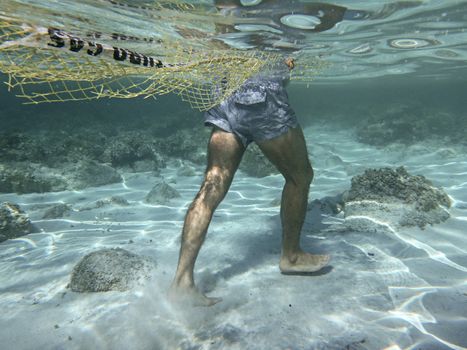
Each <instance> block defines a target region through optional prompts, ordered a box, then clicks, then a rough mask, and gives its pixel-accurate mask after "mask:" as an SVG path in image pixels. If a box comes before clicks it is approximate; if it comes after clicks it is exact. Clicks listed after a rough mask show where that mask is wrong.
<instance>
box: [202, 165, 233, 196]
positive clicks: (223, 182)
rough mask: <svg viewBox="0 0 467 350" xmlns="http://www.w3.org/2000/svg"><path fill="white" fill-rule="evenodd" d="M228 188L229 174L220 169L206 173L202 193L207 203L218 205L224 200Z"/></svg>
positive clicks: (209, 170)
mask: <svg viewBox="0 0 467 350" xmlns="http://www.w3.org/2000/svg"><path fill="white" fill-rule="evenodd" d="M227 188H228V173H227V172H226V171H225V170H222V169H219V168H212V169H208V170H207V171H206V175H205V179H204V183H203V186H202V187H201V192H202V194H203V198H204V199H205V201H206V202H208V203H212V204H214V205H217V203H218V202H219V201H220V200H222V198H223V197H224V195H225V193H226V192H227Z"/></svg>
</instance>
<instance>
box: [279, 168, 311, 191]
mask: <svg viewBox="0 0 467 350" xmlns="http://www.w3.org/2000/svg"><path fill="white" fill-rule="evenodd" d="M313 176H314V172H313V168H312V167H311V165H307V166H306V167H305V168H304V169H303V170H302V171H300V172H297V173H296V174H293V175H292V176H290V177H286V181H287V182H289V183H292V184H294V185H295V186H297V187H300V188H303V189H307V188H308V187H310V184H311V182H312V181H313Z"/></svg>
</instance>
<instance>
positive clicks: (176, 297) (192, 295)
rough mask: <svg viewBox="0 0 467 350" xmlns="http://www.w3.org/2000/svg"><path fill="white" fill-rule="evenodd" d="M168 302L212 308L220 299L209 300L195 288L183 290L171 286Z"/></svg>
mask: <svg viewBox="0 0 467 350" xmlns="http://www.w3.org/2000/svg"><path fill="white" fill-rule="evenodd" d="M168 297H169V300H170V301H171V302H172V303H174V304H179V305H187V306H212V305H214V304H217V303H219V302H221V301H222V298H209V297H207V296H205V295H204V294H203V293H201V292H200V291H199V290H198V289H197V288H195V287H189V288H183V287H177V286H174V285H172V286H171V287H170V290H169V295H168Z"/></svg>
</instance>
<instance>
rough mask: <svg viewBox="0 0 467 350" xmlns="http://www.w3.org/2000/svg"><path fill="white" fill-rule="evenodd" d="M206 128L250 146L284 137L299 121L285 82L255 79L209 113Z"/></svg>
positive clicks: (250, 80) (246, 83) (263, 78)
mask: <svg viewBox="0 0 467 350" xmlns="http://www.w3.org/2000/svg"><path fill="white" fill-rule="evenodd" d="M205 125H207V126H217V127H218V128H220V129H222V130H224V131H227V132H230V133H233V134H235V135H236V136H237V137H238V138H239V139H240V141H241V142H242V144H243V145H244V146H245V147H246V146H248V144H249V143H251V142H253V141H255V142H258V141H265V140H271V139H273V138H276V137H278V136H281V135H282V134H285V133H286V132H287V131H288V130H289V129H290V128H296V127H297V126H298V121H297V117H296V115H295V112H294V111H293V109H292V107H290V104H289V100H288V95H287V91H286V90H285V81H284V80H283V79H277V78H267V77H254V78H251V79H248V80H247V81H246V82H245V83H244V84H243V85H242V86H241V87H240V88H239V89H238V90H237V91H235V92H234V93H233V94H232V95H231V96H229V97H228V98H227V99H226V100H224V101H223V102H221V103H220V104H219V105H217V106H215V107H214V108H212V109H210V110H209V111H207V112H206V117H205Z"/></svg>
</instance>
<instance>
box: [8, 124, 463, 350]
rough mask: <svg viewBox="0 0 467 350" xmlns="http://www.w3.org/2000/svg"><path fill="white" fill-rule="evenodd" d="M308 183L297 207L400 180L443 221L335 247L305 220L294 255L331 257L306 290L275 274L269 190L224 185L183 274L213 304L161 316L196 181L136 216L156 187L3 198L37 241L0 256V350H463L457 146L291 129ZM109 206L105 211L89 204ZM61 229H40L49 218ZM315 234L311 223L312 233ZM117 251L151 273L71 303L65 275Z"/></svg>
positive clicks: (275, 184)
mask: <svg viewBox="0 0 467 350" xmlns="http://www.w3.org/2000/svg"><path fill="white" fill-rule="evenodd" d="M305 135H306V138H307V143H308V147H309V150H310V155H311V159H312V161H313V165H314V169H315V180H314V182H313V185H312V189H311V192H310V200H312V199H318V198H323V197H326V196H334V195H336V194H339V193H341V192H343V191H344V190H346V189H348V188H349V187H350V179H351V177H352V176H354V175H357V174H361V173H362V172H363V171H364V170H365V169H367V168H378V167H383V166H391V167H393V166H399V165H404V166H405V167H406V168H407V170H408V171H409V172H410V173H412V174H420V175H424V176H426V177H427V178H428V179H430V180H432V181H433V183H434V184H435V185H436V186H440V187H443V188H444V190H445V191H446V192H447V193H448V194H449V195H450V197H451V198H452V200H453V206H452V208H451V209H450V214H451V218H450V219H449V220H448V221H446V222H444V223H442V224H439V225H434V226H428V227H426V228H425V229H424V230H422V229H420V228H418V227H416V228H403V229H398V230H396V231H394V232H349V231H343V230H338V229H332V227H338V226H339V224H340V223H341V222H342V220H343V218H342V217H340V216H339V215H337V216H326V215H321V217H316V215H311V212H310V213H309V214H310V215H308V216H307V219H306V223H305V227H304V229H303V234H302V244H303V247H304V248H305V249H307V250H309V251H312V252H316V253H329V254H331V255H332V261H331V266H330V267H329V268H327V269H326V270H325V271H323V273H321V274H316V275H314V276H306V277H305V276H284V275H281V274H280V273H279V269H278V261H279V253H280V235H281V231H280V221H279V217H278V214H279V207H278V206H277V202H278V201H277V199H278V198H279V197H280V192H281V189H282V186H283V179H282V177H281V176H279V175H275V176H268V177H265V178H261V179H258V178H252V177H248V176H246V175H245V174H244V173H242V172H238V173H237V175H236V178H235V180H234V183H233V185H232V187H231V191H230V192H229V194H228V196H227V197H226V199H225V200H224V202H223V203H222V204H221V205H220V207H219V209H218V210H217V211H216V213H215V215H214V218H213V222H212V224H211V226H210V229H209V233H208V238H207V240H206V243H205V245H204V246H203V249H202V251H201V254H200V257H199V259H198V262H197V266H196V278H197V282H198V284H199V287H200V289H202V290H203V291H204V292H205V293H207V294H208V295H212V296H220V297H222V298H223V302H222V303H220V304H217V305H215V306H213V307H210V308H193V309H183V310H181V309H179V308H177V307H176V306H173V305H171V304H170V303H168V302H167V299H166V292H167V289H168V287H169V285H170V282H171V279H172V276H173V273H174V271H175V267H176V263H177V258H178V250H179V242H180V231H181V228H182V224H183V218H184V215H185V212H186V209H187V206H188V205H189V203H190V201H191V199H192V198H193V197H194V195H195V194H196V192H197V190H198V188H199V184H200V182H201V180H202V174H203V170H204V169H203V167H196V169H195V173H196V175H195V176H190V177H184V176H177V175H176V173H177V168H178V166H179V162H178V161H176V160H174V161H173V162H172V163H171V164H169V166H168V167H167V168H166V169H164V170H163V172H162V176H163V177H164V179H165V181H166V182H167V183H169V184H171V186H172V187H174V188H176V189H177V190H178V191H179V192H180V194H181V197H180V198H175V199H172V200H171V202H170V204H169V205H149V204H146V203H145V202H144V198H145V196H146V194H147V193H148V192H149V190H150V189H151V188H152V186H153V185H154V183H156V182H157V181H158V180H160V179H159V178H156V177H154V176H153V175H152V174H150V173H137V174H130V173H128V174H124V178H125V181H124V183H121V184H115V185H109V186H104V187H99V188H90V189H87V190H83V191H79V192H78V191H65V192H54V193H44V194H27V195H15V194H3V195H0V202H3V201H12V202H15V203H18V204H19V205H20V206H21V208H22V209H24V210H25V211H26V212H27V213H28V214H29V215H30V218H31V220H32V221H33V223H34V224H35V225H36V227H38V228H39V229H40V232H39V233H34V234H30V235H27V236H24V237H22V238H18V239H13V240H9V241H6V242H3V243H2V244H1V246H0V248H1V249H0V293H1V298H0V309H1V310H2V311H1V314H0V322H1V324H2V326H1V327H0V344H1V346H0V347H1V348H2V349H5V350H9V349H12V350H13V349H14V350H21V349H137V350H139V349H336V350H340V349H384V348H386V349H392V350H395V349H420V350H421V349H423V350H429V349H433V350H435V349H436V350H440V349H465V348H467V254H466V252H467V238H466V231H467V172H466V169H467V159H466V158H465V150H463V149H461V148H457V147H456V146H453V147H450V146H446V145H445V146H444V147H442V146H440V145H438V144H435V143H429V142H427V143H420V144H417V145H414V146H410V147H406V146H400V147H399V146H392V147H389V148H386V149H379V148H374V147H371V146H367V145H363V144H361V143H358V142H357V141H355V137H354V136H353V135H352V134H351V133H350V132H349V131H345V130H342V131H336V130H334V129H332V128H330V127H325V126H322V127H317V126H314V127H313V128H307V129H306V130H305ZM111 196H120V197H123V198H124V199H126V200H127V201H128V202H129V205H128V206H121V205H118V204H117V203H113V204H108V205H103V206H97V205H95V203H96V201H98V200H104V199H106V198H109V197H111ZM57 203H67V204H70V205H71V206H72V208H73V209H72V211H71V212H70V213H69V215H68V216H65V217H64V218H61V219H42V216H43V214H44V210H45V208H49V207H50V206H51V205H53V204H57ZM317 221H319V222H317ZM114 247H120V248H124V249H126V250H129V251H131V252H134V253H137V254H139V255H144V256H148V257H151V258H152V259H154V260H155V262H156V264H157V267H156V269H155V271H154V276H153V277H152V279H151V280H150V281H149V282H148V283H147V284H145V285H144V286H143V287H139V288H136V289H134V290H132V291H128V292H106V293H89V294H86V293H85V294H82V293H74V292H72V291H70V290H69V289H67V284H68V283H69V281H70V274H71V271H72V269H73V266H74V265H75V264H76V263H77V262H78V261H79V259H80V258H82V257H83V256H84V255H85V254H87V253H89V252H92V251H95V250H98V249H101V248H114Z"/></svg>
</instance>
